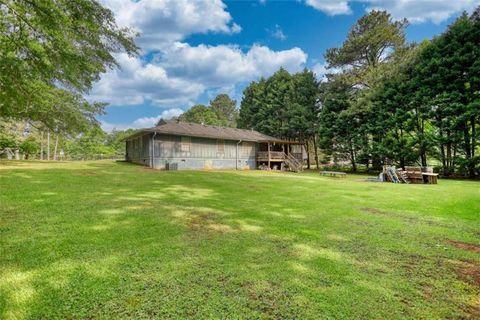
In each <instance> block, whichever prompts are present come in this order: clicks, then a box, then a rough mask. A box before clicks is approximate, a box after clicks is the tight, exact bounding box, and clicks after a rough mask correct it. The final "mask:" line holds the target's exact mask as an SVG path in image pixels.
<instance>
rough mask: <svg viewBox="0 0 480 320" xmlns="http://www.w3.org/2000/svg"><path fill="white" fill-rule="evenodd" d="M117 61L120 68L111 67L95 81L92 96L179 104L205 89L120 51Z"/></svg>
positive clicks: (129, 102)
mask: <svg viewBox="0 0 480 320" xmlns="http://www.w3.org/2000/svg"><path fill="white" fill-rule="evenodd" d="M117 61H118V62H119V64H120V69H119V70H110V71H109V72H107V73H106V74H105V75H104V76H103V77H102V78H101V80H100V81H99V82H98V83H96V84H95V86H94V88H93V90H92V93H91V94H90V99H91V100H97V101H105V102H108V103H110V104H112V105H139V104H143V103H145V102H149V103H153V104H156V105H170V104H174V105H182V104H186V103H189V102H190V101H191V99H194V98H196V97H198V96H199V95H200V94H201V93H202V92H203V91H204V90H205V86H204V85H202V84H201V83H198V82H194V81H191V80H189V79H182V78H179V77H171V76H169V75H168V74H167V71H166V70H165V69H164V68H163V67H162V66H160V65H158V64H154V63H151V62H148V63H146V62H144V61H142V60H141V59H140V58H136V57H129V56H127V55H126V54H119V55H117Z"/></svg>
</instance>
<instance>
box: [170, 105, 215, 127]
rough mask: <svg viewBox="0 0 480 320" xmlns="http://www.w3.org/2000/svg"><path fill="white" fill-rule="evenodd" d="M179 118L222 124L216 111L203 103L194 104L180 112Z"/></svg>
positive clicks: (208, 123)
mask: <svg viewBox="0 0 480 320" xmlns="http://www.w3.org/2000/svg"><path fill="white" fill-rule="evenodd" d="M179 120H181V121H186V122H193V123H202V124H207V125H212V126H220V125H222V121H221V120H220V119H219V118H218V115H217V113H215V111H213V110H212V108H210V107H207V106H205V105H203V104H197V105H194V106H193V107H191V108H190V109H189V110H188V111H186V112H184V113H182V114H181V115H180V117H179Z"/></svg>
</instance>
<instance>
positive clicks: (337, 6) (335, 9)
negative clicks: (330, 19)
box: [305, 0, 352, 16]
mask: <svg viewBox="0 0 480 320" xmlns="http://www.w3.org/2000/svg"><path fill="white" fill-rule="evenodd" d="M305 3H306V4H307V5H308V6H310V7H313V8H315V9H317V10H320V11H323V12H325V13H326V14H328V15H331V16H334V15H338V14H351V13H352V10H351V9H350V6H349V5H348V1H338V0H305Z"/></svg>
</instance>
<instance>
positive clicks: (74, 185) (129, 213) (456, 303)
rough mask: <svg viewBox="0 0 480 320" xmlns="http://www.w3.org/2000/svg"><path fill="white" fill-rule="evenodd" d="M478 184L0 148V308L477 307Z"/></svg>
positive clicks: (437, 310) (307, 310)
mask: <svg viewBox="0 0 480 320" xmlns="http://www.w3.org/2000/svg"><path fill="white" fill-rule="evenodd" d="M479 296H480V183H478V182H471V181H447V180H440V181H439V184H438V185H394V184H387V183H383V184H380V183H373V182H365V181H362V177H361V176H354V175H349V177H348V178H347V179H335V178H327V177H319V176H318V175H317V174H315V173H303V174H293V173H278V172H263V171H243V172H234V171H224V172H200V171H187V172H185V171H183V172H161V171H153V170H150V169H147V168H143V167H141V166H136V165H131V164H127V163H114V162H73V163H47V162H44V163H39V162H5V161H4V162H0V318H1V319H23V318H32V319H39V318H40V319H55V318H58V319H65V318H68V319H92V318H94V319H97V318H100V319H112V318H134V319H141V318H173V319H175V318H192V319H207V318H212V319H220V318H223V319H332V318H335V319H405V318H411V319H419V318H421V319H440V318H455V319H463V318H472V319H473V318H476V317H479V316H480V300H479Z"/></svg>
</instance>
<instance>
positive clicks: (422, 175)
mask: <svg viewBox="0 0 480 320" xmlns="http://www.w3.org/2000/svg"><path fill="white" fill-rule="evenodd" d="M405 171H406V174H407V176H408V178H409V179H410V181H412V183H428V184H437V177H438V174H437V173H433V168H432V167H425V168H424V169H423V170H422V168H421V167H405Z"/></svg>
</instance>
